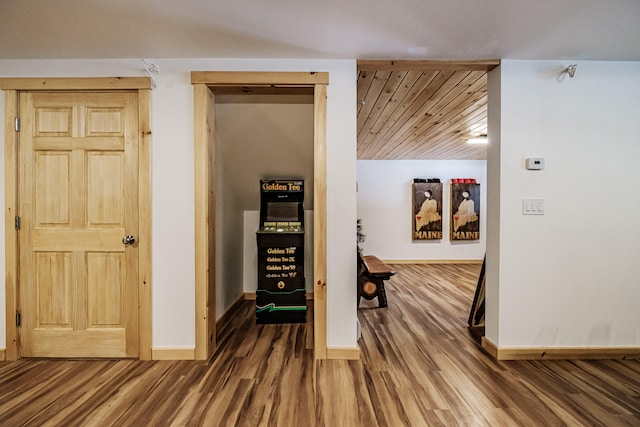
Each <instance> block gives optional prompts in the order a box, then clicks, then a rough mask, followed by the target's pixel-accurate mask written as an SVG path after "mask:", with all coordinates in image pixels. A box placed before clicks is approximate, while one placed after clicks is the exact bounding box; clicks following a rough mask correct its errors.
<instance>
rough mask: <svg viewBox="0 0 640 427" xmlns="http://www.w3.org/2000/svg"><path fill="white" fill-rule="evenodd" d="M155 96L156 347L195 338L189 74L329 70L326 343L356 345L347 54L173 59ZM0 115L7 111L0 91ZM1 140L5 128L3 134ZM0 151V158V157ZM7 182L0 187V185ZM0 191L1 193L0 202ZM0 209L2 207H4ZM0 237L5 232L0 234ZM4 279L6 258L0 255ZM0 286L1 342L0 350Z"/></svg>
mask: <svg viewBox="0 0 640 427" xmlns="http://www.w3.org/2000/svg"><path fill="white" fill-rule="evenodd" d="M154 62H155V63H157V64H158V65H159V66H160V70H161V72H160V76H159V78H158V85H157V88H156V89H155V90H154V91H153V94H152V108H151V112H152V123H151V127H152V135H153V136H152V168H153V171H152V227H153V229H152V233H153V236H152V238H153V242H152V250H153V278H152V287H153V289H152V292H153V308H152V313H153V321H152V327H153V341H152V342H153V346H154V347H155V348H158V347H174V348H175V347H185V348H193V347H194V345H195V326H194V323H195V300H194V299H195V291H194V280H195V272H194V196H193V181H194V177H193V163H194V158H193V88H192V86H191V83H190V72H191V71H192V70H196V71H203V70H207V71H214V70H217V71H303V72H306V71H327V72H329V79H330V84H329V87H328V90H327V144H328V145H327V153H326V154H327V168H328V171H327V173H328V179H327V205H328V212H327V246H328V247H329V248H331V250H329V251H327V252H328V253H327V306H328V310H329V315H328V319H329V320H328V323H327V343H328V345H329V346H331V347H355V345H356V304H355V300H356V289H355V286H353V283H354V281H355V276H356V272H355V263H354V262H352V261H353V259H355V247H354V245H353V237H352V236H353V235H354V233H355V222H356V196H355V181H356V172H355V167H354V165H355V162H356V108H355V106H356V63H355V61H354V60H296V59H284V60H259V59H172V60H155V61H154ZM143 75H144V71H143V66H142V62H141V60H139V59H113V60H82V61H79V60H78V61H77V60H46V61H39V60H31V61H26V60H0V77H95V76H143ZM0 101H2V102H1V103H0V116H1V117H4V98H3V99H1V100H0ZM0 138H2V139H0V141H1V142H2V143H3V144H4V133H0ZM3 153H4V152H3V151H2V152H0V164H4V159H3V158H2V156H3ZM2 188H4V187H2ZM3 200H4V198H3V197H0V203H2V204H3V203H4V202H3ZM2 207H3V208H4V205H2ZM0 242H4V230H2V231H0ZM0 258H1V260H0V263H2V264H0V267H2V271H0V275H1V276H2V277H4V258H3V257H0ZM4 322H5V296H4V287H0V348H4V347H5V342H6V337H5V325H4Z"/></svg>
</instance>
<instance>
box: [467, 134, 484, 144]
mask: <svg viewBox="0 0 640 427" xmlns="http://www.w3.org/2000/svg"><path fill="white" fill-rule="evenodd" d="M488 143H489V138H487V135H478V136H474V137H472V138H469V139H467V144H488Z"/></svg>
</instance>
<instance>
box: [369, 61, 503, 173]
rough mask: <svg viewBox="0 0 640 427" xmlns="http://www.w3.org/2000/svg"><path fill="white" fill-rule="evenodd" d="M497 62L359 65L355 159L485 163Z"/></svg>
mask: <svg viewBox="0 0 640 427" xmlns="http://www.w3.org/2000/svg"><path fill="white" fill-rule="evenodd" d="M498 64H499V61H482V62H480V61H475V62H452V61H447V62H444V61H442V62H439V61H358V87H357V91H358V93H357V96H358V160H401V159H402V160H429V159H439V160H484V159H486V158H487V146H486V145H484V144H480V145H478V144H468V143H467V139H469V138H470V137H473V136H478V135H486V134H487V71H489V70H491V69H493V68H495V67H496V66H497V65H498Z"/></svg>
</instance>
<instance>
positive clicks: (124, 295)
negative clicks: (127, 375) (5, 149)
mask: <svg viewBox="0 0 640 427" xmlns="http://www.w3.org/2000/svg"><path fill="white" fill-rule="evenodd" d="M137 102H138V99H137V94H136V93H135V92H117V93H116V92H112V93H109V92H95V93H86V92H84V93H77V92H76V93H43V92H35V93H29V92H25V93H21V94H20V120H21V126H20V138H19V145H20V147H19V184H18V187H19V196H18V197H19V215H20V222H21V224H20V231H19V245H20V267H19V277H20V297H19V300H20V310H21V317H22V320H21V328H20V353H21V356H23V357H137V356H138V354H139V348H138V340H139V335H138V288H137V282H138V280H137V277H138V253H137V252H138V251H137V244H136V243H135V242H133V243H132V242H129V244H125V243H124V242H123V239H124V238H125V237H126V236H133V238H134V239H135V238H136V237H137V232H138V140H137V138H138V134H139V133H138V129H137V128H138V117H137V114H138V113H137V111H138V108H137ZM129 240H131V239H129Z"/></svg>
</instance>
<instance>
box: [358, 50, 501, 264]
mask: <svg viewBox="0 0 640 427" xmlns="http://www.w3.org/2000/svg"><path fill="white" fill-rule="evenodd" d="M499 63H500V62H499V61H497V60H496V61H471V62H465V61H358V83H357V90H358V107H357V108H358V129H357V132H358V136H357V140H358V157H357V159H358V195H357V199H358V218H359V219H360V220H361V223H362V227H363V228H362V232H363V234H365V235H366V240H365V242H364V243H363V249H364V251H365V253H370V254H374V255H376V256H378V257H381V258H383V259H385V260H388V261H390V262H397V263H426V262H441V263H442V262H460V263H463V262H465V263H466V262H476V263H481V262H482V259H483V257H484V255H485V252H486V238H487V232H486V220H487V216H486V212H487V209H486V208H487V200H488V199H487V193H488V191H489V189H488V186H487V174H488V164H487V146H486V145H470V144H468V143H467V140H468V139H470V138H471V137H475V136H480V135H485V136H486V135H487V133H488V132H487V131H488V92H487V82H488V78H487V77H488V72H489V71H491V70H493V69H494V68H495V67H497V66H498V65H499ZM456 178H470V179H471V178H472V179H476V180H477V182H479V183H481V185H480V186H479V187H480V189H481V190H480V194H481V202H480V210H481V212H479V213H480V220H481V221H480V227H481V230H480V234H479V236H480V239H478V240H477V241H469V242H459V241H455V242H454V241H451V239H450V236H451V235H452V234H453V229H454V222H453V216H454V215H452V212H453V211H454V209H453V206H452V197H450V194H451V191H450V185H449V184H450V183H451V182H452V181H453V180H454V179H456ZM414 179H418V181H420V180H422V181H420V182H427V181H429V182H431V180H433V182H435V181H436V180H435V179H438V180H440V181H441V184H440V183H438V184H434V185H438V186H440V187H437V188H438V189H439V190H444V191H440V192H439V195H440V197H439V198H438V203H439V204H440V206H439V209H440V210H439V212H438V215H437V217H438V222H440V224H441V225H440V227H441V229H440V231H439V232H438V233H436V232H433V233H426V232H424V234H423V235H432V236H433V238H432V239H426V238H425V239H422V236H420V239H416V238H414V237H415V231H416V229H415V227H416V225H417V223H416V224H412V215H411V214H410V213H409V212H410V211H411V210H412V201H413V202H414V205H415V200H412V199H413V198H414V197H415V196H414V195H413V193H412V187H411V185H412V182H415V181H414ZM456 181H457V180H456ZM456 181H453V182H456ZM416 199H417V197H416ZM381 205H383V206H386V207H385V210H384V212H385V214H384V216H382V215H380V214H379V213H378V212H379V206H381ZM417 206H420V205H419V204H418V205H417ZM412 233H413V234H412Z"/></svg>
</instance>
